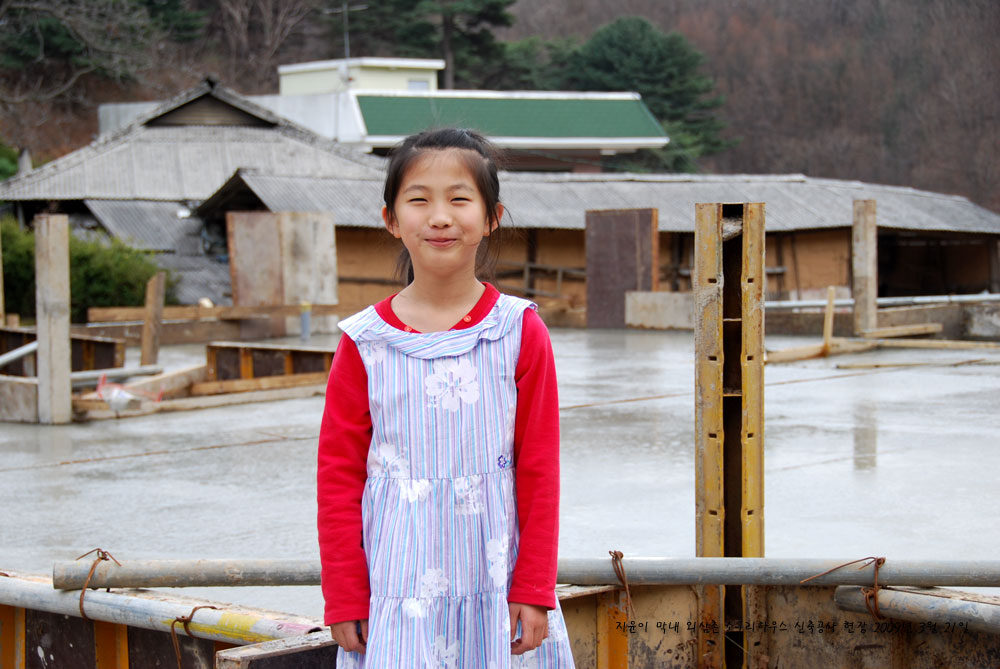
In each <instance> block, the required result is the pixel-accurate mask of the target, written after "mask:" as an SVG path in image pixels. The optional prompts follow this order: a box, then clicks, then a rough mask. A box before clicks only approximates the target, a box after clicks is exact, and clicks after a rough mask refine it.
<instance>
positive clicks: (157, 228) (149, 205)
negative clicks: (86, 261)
mask: <svg viewBox="0 0 1000 669" xmlns="http://www.w3.org/2000/svg"><path fill="white" fill-rule="evenodd" d="M84 204H86V205H87V208H88V209H90V211H91V212H92V213H93V214H94V217H95V218H97V220H98V221H99V222H100V223H101V225H103V226H104V227H105V229H107V231H108V232H110V233H111V234H112V235H114V236H115V237H117V238H118V239H121V240H122V241H124V242H126V243H128V244H129V245H130V246H133V247H135V248H138V249H143V250H146V251H173V250H175V249H177V248H178V245H179V244H180V241H181V239H182V238H183V237H185V236H189V235H192V234H193V235H197V234H198V232H199V230H201V225H202V223H201V220H199V219H197V218H190V217H189V218H181V217H179V216H178V215H177V212H178V211H179V210H180V209H181V205H179V204H178V203H176V202H149V201H143V200H84Z"/></svg>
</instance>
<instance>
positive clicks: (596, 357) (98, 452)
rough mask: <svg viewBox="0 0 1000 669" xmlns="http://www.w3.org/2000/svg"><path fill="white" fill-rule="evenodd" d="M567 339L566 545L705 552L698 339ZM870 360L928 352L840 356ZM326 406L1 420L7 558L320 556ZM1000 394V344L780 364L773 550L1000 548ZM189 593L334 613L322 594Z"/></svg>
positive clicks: (933, 552)
mask: <svg viewBox="0 0 1000 669" xmlns="http://www.w3.org/2000/svg"><path fill="white" fill-rule="evenodd" d="M552 339H553V345H554V349H555V354H556V360H557V368H558V373H559V379H560V406H561V407H562V429H563V439H562V518H561V544H560V552H561V554H562V555H563V556H586V557H602V556H606V555H607V551H608V550H621V551H623V552H624V553H625V554H626V555H627V556H640V555H642V556H676V557H690V556H693V555H694V441H693V440H694V392H693V388H694V364H693V356H694V345H693V337H692V335H691V333H690V332H651V331H620V330H597V331H585V330H553V332H552ZM333 340H334V338H326V339H325V340H324V341H317V340H316V339H315V338H314V340H313V341H311V342H310V344H311V345H317V344H323V343H327V344H330V345H332V344H333ZM289 341H290V342H291V341H292V340H289ZM809 343H815V340H813V339H803V338H794V337H769V338H768V342H767V344H768V348H771V349H777V348H785V347H791V346H799V345H803V344H809ZM129 354H130V356H131V354H132V352H131V350H130V353H129ZM203 355H204V348H203V347H197V346H188V347H167V348H165V349H164V350H163V353H162V355H161V361H160V362H161V364H163V365H164V366H166V367H168V368H174V367H182V366H187V365H190V364H197V363H198V362H200V360H203ZM199 356H202V357H201V358H199ZM869 363H884V364H889V363H907V364H912V363H919V366H904V367H884V368H869V369H859V368H856V367H852V368H849V369H848V368H838V365H844V364H869ZM322 407H323V400H322V398H320V397H314V398H306V399H295V400H287V401H281V402H273V403H267V404H249V405H239V406H233V407H226V408H217V409H205V410H199V411H190V412H179V413H170V414H162V415H151V416H143V417H136V418H129V419H123V420H119V421H113V420H111V421H96V422H91V423H84V424H74V425H70V426H34V425H20V424H2V425H0V503H2V505H3V509H4V513H3V515H2V516H0V569H3V568H9V569H17V570H25V571H35V572H43V573H44V572H47V571H50V570H51V565H52V563H53V562H54V561H56V560H67V559H73V558H76V557H77V556H78V555H81V554H83V553H85V552H87V551H89V550H91V549H93V548H96V547H101V548H103V549H105V550H108V551H110V552H111V553H112V554H113V555H114V556H115V557H116V558H118V559H120V560H128V559H166V558H171V559H179V558H241V557H243V558H316V557H317V549H316V538H315V537H316V532H315V502H314V494H315V480H314V479H315V449H316V435H317V433H318V429H319V420H320V415H321V412H322ZM998 409H1000V351H997V350H992V351H991V350H985V349H983V350H963V351H931V350H917V349H892V350H882V351H876V352H868V353H859V354H852V355H845V356H836V357H831V358H827V359H817V360H808V361H802V362H797V363H786V364H782V365H772V366H768V367H767V369H766V372H765V413H766V427H765V479H766V481H765V533H766V538H765V552H766V555H768V556H772V557H831V558H844V559H845V561H846V560H848V559H855V558H860V557H865V556H868V555H882V556H886V557H888V558H889V559H892V558H893V557H896V558H953V559H964V558H994V557H995V556H996V555H997V553H998V550H1000V536H998V535H997V534H996V532H994V531H993V530H994V528H995V527H997V526H998V525H1000V486H997V484H996V478H997V472H998V471H1000V448H998V447H1000V412H998ZM186 592H187V594H191V595H193V596H202V597H207V598H211V599H215V600H222V601H233V602H237V603H241V604H248V605H257V606H263V607H267V608H272V609H278V610H285V611H289V612H292V613H299V614H303V615H311V616H320V615H321V612H322V602H321V597H320V595H319V589H318V588H315V587H311V588H303V587H295V588H227V589H199V590H195V591H186Z"/></svg>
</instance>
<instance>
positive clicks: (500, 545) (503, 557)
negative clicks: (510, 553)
mask: <svg viewBox="0 0 1000 669" xmlns="http://www.w3.org/2000/svg"><path fill="white" fill-rule="evenodd" d="M486 559H487V560H488V561H489V563H490V568H489V574H490V577H491V578H492V579H493V584H494V585H498V586H503V585H506V584H507V542H506V541H501V540H500V539H490V540H489V541H487V542H486Z"/></svg>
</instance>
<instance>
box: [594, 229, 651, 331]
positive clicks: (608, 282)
mask: <svg viewBox="0 0 1000 669" xmlns="http://www.w3.org/2000/svg"><path fill="white" fill-rule="evenodd" d="M586 226H587V228H586V238H585V239H586V242H585V244H586V253H587V327H592V328H623V327H625V293H626V292H627V291H630V290H642V291H649V290H653V289H654V287H655V286H656V284H657V278H656V276H657V274H658V272H659V267H658V264H657V258H658V248H659V239H658V236H657V229H656V226H657V211H656V210H655V209H622V210H610V211H588V212H587V218H586Z"/></svg>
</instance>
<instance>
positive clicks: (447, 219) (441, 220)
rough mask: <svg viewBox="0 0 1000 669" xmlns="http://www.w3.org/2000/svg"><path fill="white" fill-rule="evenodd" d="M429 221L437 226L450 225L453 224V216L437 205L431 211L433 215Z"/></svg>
mask: <svg viewBox="0 0 1000 669" xmlns="http://www.w3.org/2000/svg"><path fill="white" fill-rule="evenodd" d="M428 222H429V223H430V224H431V225H432V226H434V227H435V228H444V227H448V226H449V225H451V216H450V215H448V212H446V211H445V210H444V209H441V208H439V207H435V208H434V210H433V211H431V215H430V218H429V219H428Z"/></svg>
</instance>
